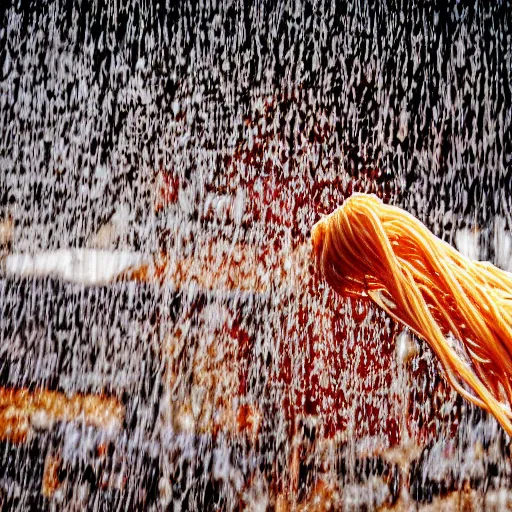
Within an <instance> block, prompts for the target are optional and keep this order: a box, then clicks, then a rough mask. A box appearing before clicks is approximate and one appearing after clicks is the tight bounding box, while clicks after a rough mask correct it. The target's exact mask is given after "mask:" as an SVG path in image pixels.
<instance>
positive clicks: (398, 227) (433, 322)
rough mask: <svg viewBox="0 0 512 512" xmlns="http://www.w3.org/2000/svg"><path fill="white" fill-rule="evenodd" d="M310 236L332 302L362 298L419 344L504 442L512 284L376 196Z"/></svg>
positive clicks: (361, 198)
mask: <svg viewBox="0 0 512 512" xmlns="http://www.w3.org/2000/svg"><path fill="white" fill-rule="evenodd" d="M311 236H312V243H313V250H314V253H315V257H316V261H317V266H318V267H319V269H320V271H321V272H322V274H323V275H324V277H325V279H326V281H327V282H328V283H329V284H330V285H331V286H332V287H333V288H334V289H335V290H336V291H337V292H338V293H340V294H342V295H345V296H353V297H370V298H371V299H372V300H373V301H374V302H375V303H376V304H377V305H378V306H379V307H381V308H382V309H383V310H385V311H386V312H387V313H388V314H389V315H390V316H391V317H393V318H394V319H395V320H397V321H399V322H401V323H402V324H404V325H405V326H408V327H409V328H410V329H411V330H412V331H413V332H414V333H416V334H417V335H418V336H419V337H420V338H422V339H424V340H426V341H427V342H428V343H429V344H430V346H431V347H432V349H433V350H434V352H435V354H436V355H437V357H438V358H439V360H440V362H441V365H442V367H443V368H444V370H445V373H446V378H447V380H448V381H449V382H450V384H451V385H452V386H453V388H454V389H456V390H457V391H458V392H459V393H460V394H461V395H462V396H463V397H465V398H466V399H467V400H469V401H470V402H472V403H474V404H476V405H477V406H479V407H481V408H482V409H485V410H487V411H490V412H491V413H492V414H493V415H494V416H495V418H496V419H497V420H498V421H499V422H500V424H501V425H502V426H503V428H504V429H505V431H506V432H507V433H508V434H510V435H512V411H511V408H510V404H511V403H512V385H511V379H512V274H510V273H508V272H505V271H503V270H500V269H498V268H497V267H495V266H493V265H491V264H490V263H486V262H476V261H472V260H470V259H469V258H466V257H465V256H463V255H462V254H460V253H459V252H458V251H456V250H455V249H454V248H453V247H451V246H450V245H449V244H447V243H445V242H443V241H442V240H440V239H439V238H437V237H436V236H435V235H433V234H432V233H431V232H430V231H429V230H428V229H427V228H426V227H425V226H424V225H423V224H422V223H421V222H419V221H418V220H417V219H415V218H414V217H413V216H412V215H410V214H409V213H407V212H405V211H403V210H401V209H400V208H397V207H394V206H390V205H386V204H384V203H382V201H380V200H379V199H378V198H377V197H376V196H374V195H366V194H355V195H353V196H352V197H350V199H348V200H347V201H346V202H345V203H344V204H343V206H341V207H340V208H338V209H337V210H335V211H334V212H333V213H331V214H330V215H329V216H327V217H324V218H323V219H322V220H320V221H319V222H318V223H317V224H316V225H315V226H314V227H313V230H312V235H311Z"/></svg>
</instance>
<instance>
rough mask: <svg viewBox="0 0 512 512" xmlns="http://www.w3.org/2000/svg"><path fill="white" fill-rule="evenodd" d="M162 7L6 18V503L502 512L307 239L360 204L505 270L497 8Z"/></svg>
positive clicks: (504, 37)
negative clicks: (356, 198)
mask: <svg viewBox="0 0 512 512" xmlns="http://www.w3.org/2000/svg"><path fill="white" fill-rule="evenodd" d="M171 3H172V2H167V3H166V2H159V3H157V2H150V3H142V2H137V1H135V2H132V3H130V5H125V4H122V5H121V4H118V3H111V2H109V3H108V4H107V5H103V4H101V5H99V4H97V3H96V2H82V3H81V4H80V5H75V4H74V3H73V2H64V1H55V2H46V3H41V2H25V1H21V2H18V3H17V4H15V5H11V6H8V7H4V8H3V9H2V10H1V11H0V19H1V21H0V64H1V65H0V98H1V99H0V134H1V137H0V386H1V389H0V391H1V393H0V397H1V400H0V503H1V504H2V505H1V506H2V508H3V509H5V510H54V509H58V510H60V509H62V510H77V509H79V508H81V509H85V510H113V509H117V508H119V509H127V510H242V509H245V510H267V509H268V510H306V509H307V510H316V509H315V508H314V507H319V508H318V510H324V509H326V508H327V507H328V506H330V507H331V509H333V510H378V509H382V508H387V509H390V508H391V509H393V508H395V509H396V510H411V509H415V508H418V509H419V510H422V508H423V509H425V510H428V507H434V508H433V509H436V507H438V508H437V509H439V510H441V509H442V508H441V507H442V506H444V505H442V504H443V503H445V502H446V503H448V505H446V506H447V507H450V506H456V507H459V508H462V507H463V503H466V504H468V503H469V504H470V505H471V504H472V505H471V506H473V509H474V510H484V509H485V510H487V509H489V510H504V509H505V508H504V507H507V506H508V505H507V504H510V503H511V499H510V471H511V468H510V453H509V451H510V448H509V440H508V438H507V437H506V436H505V434H504V433H503V432H502V430H501V428H500V427H499V426H498V425H497V424H496V422H495V421H494V420H493V419H492V418H488V417H487V416H486V415H485V414H483V413H481V412H480V411H477V410H475V408H473V407H471V406H469V405H468V404H466V403H465V402H464V401H463V400H462V399H461V398H460V397H458V396H456V395H455V393H453V392H452V391H451V390H450V389H449V388H448V386H447V385H446V383H445V381H444V379H443V376H442V375H441V374H440V372H439V368H438V366H437V363H436V361H435V360H434V358H433V357H432V354H431V353H430V351H429V349H428V347H427V346H426V345H425V344H424V343H423V342H421V340H418V339H416V338H414V337H412V336H410V335H409V334H408V333H405V334H404V333H403V332H402V330H401V329H400V328H399V326H396V325H395V324H394V323H393V322H392V321H391V320H390V319H389V318H387V317H386V316H385V315H384V314H383V313H381V312H379V311H376V310H375V309H374V307H373V306H372V305H370V304H364V303H360V302H356V301H351V300H343V299H341V298H339V297H336V296H335V294H334V293H333V292H332V291H331V290H329V289H328V288H327V287H326V285H325V284H324V283H322V282H321V281H320V280H319V278H318V276H317V275H316V274H315V272H314V269H313V264H312V261H311V258H310V252H309V251H310V249H309V240H308V238H309V233H310V229H311V226H312V225H313V224H314V222H316V221H317V220H318V219H319V218H320V216H321V215H323V214H326V213H329V212H330V211H332V209H334V208H335V207H336V206H338V205H339V204H341V203H342V202H343V200H344V199H345V198H346V197H349V196H350V195H351V194H352V193H354V192H368V193H375V194H377V195H379V197H382V198H383V200H384V201H386V202H390V203H392V204H396V205H398V206H401V207H403V208H405V209H406V210H408V211H409V212H411V213H412V214H414V215H416V216H417V217H418V218H419V219H420V220H421V221H423V222H424V223H425V224H426V225H427V226H428V227H429V228H430V229H431V230H432V231H433V232H434V233H435V234H437V235H438V236H440V237H441V238H443V239H444V240H446V241H448V242H450V243H452V244H453V245H455V246H456V247H457V248H458V249H459V250H461V251H462V252H464V253H465V254H468V255H470V256H472V257H474V258H478V259H487V260H490V261H492V262H494V263H495V264H497V265H498V266H500V267H501V268H504V269H507V268H508V269H510V268H512V267H510V265H511V262H512V253H511V250H512V244H511V243H510V240H512V238H511V235H510V233H511V229H512V219H511V218H510V212H511V210H512V208H511V207H512V188H511V187H512V171H511V169H510V161H511V155H512V146H511V141H510V138H509V137H507V133H509V132H510V127H511V126H510V125H511V122H512V117H511V114H510V112H511V104H512V101H511V86H510V80H509V77H510V76H512V73H511V62H512V54H511V50H510V37H511V28H510V19H509V17H508V16H507V13H508V12H509V10H510V5H508V3H507V2H498V3H497V4H496V5H495V6H494V7H488V6H486V5H483V4H482V5H480V4H475V5H474V6H472V7H466V6H464V5H461V4H460V3H456V2H452V3H449V4H448V5H443V6H436V5H433V4H431V3H425V4H424V5H423V6H422V7H421V8H416V7H412V6H409V4H407V5H405V4H404V5H402V6H399V7H400V8H399V9H396V10H393V9H391V8H390V7H389V6H387V5H386V4H385V3H380V2H376V3H373V2H370V3H364V2H353V3H350V5H348V6H346V7H342V6H341V4H340V5H334V3H331V2H317V3H311V2H302V1H298V2H295V1H293V2H257V3H251V2H239V1H233V2H216V1H204V2H192V1H191V2H181V3H179V4H176V5H174V3H173V5H170V4H171ZM98 265H99V267H98ZM105 267H108V268H105ZM41 393H42V394H41ZM20 397H24V398H23V399H22V398H20ZM95 401H99V402H98V403H100V402H101V404H102V406H101V407H104V409H101V407H100V406H98V415H99V416H101V414H100V411H101V410H112V411H117V412H115V414H114V413H112V416H113V420H112V421H110V422H109V421H106V420H105V421H103V420H101V421H100V419H98V418H99V416H98V418H96V419H94V418H93V419H92V420H91V416H90V415H89V412H88V411H89V409H88V407H89V406H88V405H87V404H90V403H93V404H94V403H96V402H95ZM106 404H119V407H117V405H116V406H115V407H114V408H112V409H108V408H107V405H106ZM454 503H457V505H453V504H454ZM470 505H467V506H470ZM464 506H466V505H464ZM486 507H487V508H486ZM493 507H494V508H493ZM500 507H501V508H500ZM448 509H449V508H448ZM452 509H453V508H452Z"/></svg>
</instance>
